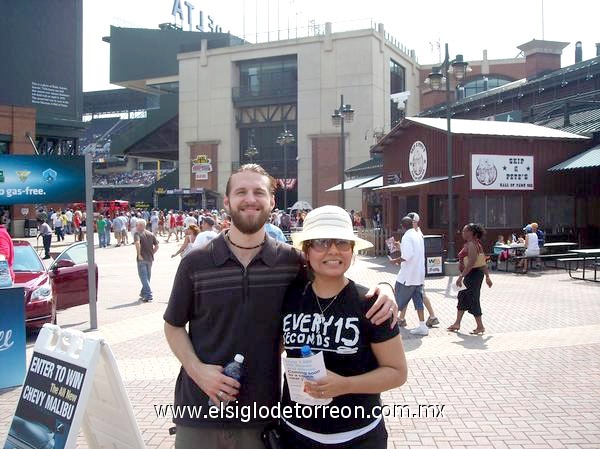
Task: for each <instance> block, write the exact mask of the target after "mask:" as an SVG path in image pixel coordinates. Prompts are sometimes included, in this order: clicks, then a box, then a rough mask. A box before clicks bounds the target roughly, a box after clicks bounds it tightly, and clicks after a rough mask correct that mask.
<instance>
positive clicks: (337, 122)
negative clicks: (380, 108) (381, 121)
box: [331, 95, 354, 209]
mask: <svg viewBox="0 0 600 449" xmlns="http://www.w3.org/2000/svg"><path fill="white" fill-rule="evenodd" d="M352 120H354V109H352V106H350V105H349V104H344V96H343V95H340V107H339V109H336V110H335V111H333V114H332V115H331V122H332V123H333V126H336V127H337V126H339V127H340V179H341V183H342V184H341V186H342V189H341V190H342V204H341V207H342V209H346V191H345V189H344V182H345V178H346V139H345V136H344V123H345V122H348V123H351V122H352Z"/></svg>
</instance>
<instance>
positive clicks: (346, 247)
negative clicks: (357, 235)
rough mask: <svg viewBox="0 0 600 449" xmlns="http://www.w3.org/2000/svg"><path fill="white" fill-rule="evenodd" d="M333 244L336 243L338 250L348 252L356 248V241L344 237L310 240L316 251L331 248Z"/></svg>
mask: <svg viewBox="0 0 600 449" xmlns="http://www.w3.org/2000/svg"><path fill="white" fill-rule="evenodd" d="M331 245H335V247H336V248H337V249H338V251H342V252H346V251H351V250H352V249H354V242H353V241H352V240H343V239H314V240H311V241H310V246H311V248H312V249H314V250H315V251H319V252H323V251H327V250H328V249H329V248H331Z"/></svg>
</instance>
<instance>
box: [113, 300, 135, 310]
mask: <svg viewBox="0 0 600 449" xmlns="http://www.w3.org/2000/svg"><path fill="white" fill-rule="evenodd" d="M141 304H142V302H141V301H140V300H139V299H136V300H135V301H132V302H128V303H125V304H119V305H117V306H112V307H107V308H106V309H107V310H115V309H124V308H126V307H135V306H139V305H141Z"/></svg>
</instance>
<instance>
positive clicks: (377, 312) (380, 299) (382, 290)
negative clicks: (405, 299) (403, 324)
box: [365, 284, 398, 328]
mask: <svg viewBox="0 0 600 449" xmlns="http://www.w3.org/2000/svg"><path fill="white" fill-rule="evenodd" d="M365 296H366V297H367V298H372V297H373V296H377V299H376V300H375V303H374V304H373V306H371V308H370V309H369V310H368V311H367V315H366V316H367V319H368V320H371V323H373V324H375V325H377V326H379V325H381V324H383V323H386V322H387V321H388V320H389V319H390V318H392V323H391V324H390V328H393V327H394V326H395V325H396V324H397V323H398V304H397V303H396V298H395V297H394V290H392V287H391V286H389V285H387V284H379V285H377V286H376V287H372V288H371V289H369V291H368V292H367V294H366V295H365Z"/></svg>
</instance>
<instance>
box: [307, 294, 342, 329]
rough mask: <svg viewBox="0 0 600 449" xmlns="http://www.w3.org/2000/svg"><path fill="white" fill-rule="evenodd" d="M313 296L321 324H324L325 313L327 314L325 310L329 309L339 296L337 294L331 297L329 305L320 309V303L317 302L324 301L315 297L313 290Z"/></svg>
mask: <svg viewBox="0 0 600 449" xmlns="http://www.w3.org/2000/svg"><path fill="white" fill-rule="evenodd" d="M340 293H341V292H340ZM313 294H314V295H315V300H316V301H317V306H319V310H320V311H321V322H325V312H327V309H329V308H330V307H331V306H332V305H333V303H334V302H335V300H336V299H337V298H338V296H340V294H339V293H338V294H337V295H335V296H334V297H333V299H332V300H331V302H330V303H329V304H327V306H326V307H325V308H322V307H321V302H320V301H319V300H320V299H324V298H319V297H318V296H317V293H316V292H315V291H314V290H313Z"/></svg>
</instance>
